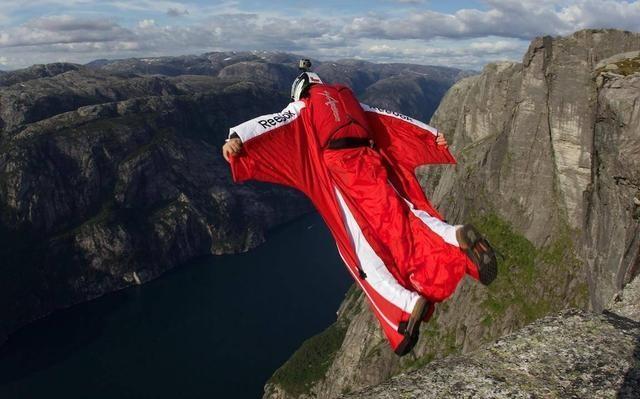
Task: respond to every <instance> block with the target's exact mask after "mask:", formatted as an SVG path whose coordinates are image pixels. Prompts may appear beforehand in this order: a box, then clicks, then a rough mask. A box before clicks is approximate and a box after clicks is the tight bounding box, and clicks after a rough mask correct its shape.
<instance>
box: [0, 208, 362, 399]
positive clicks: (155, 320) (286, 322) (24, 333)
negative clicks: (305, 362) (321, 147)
mask: <svg viewBox="0 0 640 399" xmlns="http://www.w3.org/2000/svg"><path fill="white" fill-rule="evenodd" d="M350 284H351V279H350V277H349V276H348V273H347V271H346V269H345V267H344V266H343V265H342V262H341V260H340V259H339V256H338V254H337V249H336V247H335V244H334V242H333V240H332V239H331V237H330V235H329V232H328V230H327V229H326V227H325V226H324V224H323V222H322V220H321V219H320V217H319V216H318V215H317V214H313V215H308V216H305V217H303V218H301V219H299V220H297V221H295V222H292V223H290V224H288V225H286V226H283V227H281V228H279V229H277V230H275V231H273V232H272V233H271V234H270V235H269V237H268V239H267V242H266V243H265V244H263V245H262V246H260V247H258V248H256V249H254V250H252V251H250V252H248V253H245V254H238V255H229V256H211V257H206V258H203V259H199V260H197V261H194V262H192V263H191V264H188V265H185V266H182V267H179V268H177V269H175V270H173V271H171V272H169V273H167V274H166V275H164V276H162V277H161V278H159V279H157V280H155V281H152V282H150V283H148V284H145V285H143V286H138V287H132V288H129V289H126V290H123V291H120V292H116V293H113V294H110V295H106V296H104V297H102V298H99V299H97V300H94V301H91V302H88V303H84V304H80V305H77V306H74V307H72V308H70V309H66V310H63V311H60V312H57V313H55V314H53V315H51V316H50V317H47V318H45V319H43V320H40V321H38V322H36V323H33V324H31V325H29V326H27V327H26V328H24V329H22V330H20V331H18V332H17V333H16V334H14V335H13V336H12V337H11V338H10V339H9V341H8V342H7V344H6V345H4V346H3V347H2V348H0V398H3V399H9V398H58V397H60V398H62V397H64V398H66V399H71V398H93V399H97V398H172V399H174V398H205V397H206V398H224V397H227V398H258V397H260V396H261V395H262V387H263V385H264V383H265V381H266V380H267V379H268V378H269V377H270V376H271V374H272V373H273V372H274V371H275V370H276V369H277V368H278V367H279V366H280V365H281V364H282V363H283V362H284V361H286V359H287V358H288V357H289V356H290V355H291V354H292V353H293V351H294V350H295V349H296V348H298V347H299V346H300V344H301V343H302V342H303V341H304V340H305V339H307V338H309V337H311V336H312V335H314V334H316V333H318V332H320V331H322V330H323V329H324V328H326V327H328V326H329V325H330V324H331V323H332V322H333V321H334V320H335V318H336V313H335V312H336V310H337V308H338V306H339V304H340V302H341V301H342V299H343V298H344V294H345V292H346V290H347V288H348V287H349V285H350Z"/></svg>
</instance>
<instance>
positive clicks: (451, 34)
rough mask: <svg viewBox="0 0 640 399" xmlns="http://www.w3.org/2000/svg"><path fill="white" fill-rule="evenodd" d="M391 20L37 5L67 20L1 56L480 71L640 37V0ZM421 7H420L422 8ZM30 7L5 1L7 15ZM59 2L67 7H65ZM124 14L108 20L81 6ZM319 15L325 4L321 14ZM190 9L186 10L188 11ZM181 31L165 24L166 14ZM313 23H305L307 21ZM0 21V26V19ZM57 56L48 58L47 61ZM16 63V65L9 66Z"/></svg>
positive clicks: (32, 25) (158, 4)
mask: <svg viewBox="0 0 640 399" xmlns="http://www.w3.org/2000/svg"><path fill="white" fill-rule="evenodd" d="M387 1H388V2H389V3H395V4H396V5H397V7H396V9H395V10H394V12H393V13H392V14H386V15H379V14H376V13H375V10H374V11H372V12H371V13H367V14H361V15H342V16H336V15H328V14H326V13H319V12H316V11H317V10H315V9H305V10H302V11H301V12H300V13H298V14H295V16H291V15H290V13H287V11H286V10H282V11H281V10H278V9H274V10H273V11H269V12H260V13H246V12H238V11H237V9H238V4H237V3H236V2H234V1H227V2H221V3H216V4H209V5H204V6H203V5H201V4H198V3H194V2H188V1H184V2H182V1H165V0H131V1H125V0H102V1H98V0H32V1H30V2H27V3H28V6H29V7H34V5H39V6H40V7H44V6H45V5H47V6H51V5H52V4H56V5H59V6H60V7H61V9H66V10H67V11H65V12H66V14H65V15H54V16H48V17H41V18H34V19H32V20H30V21H28V22H26V23H23V24H21V25H13V26H11V25H6V26H5V27H4V28H2V29H0V49H1V50H0V51H1V52H2V53H3V56H5V57H7V58H8V61H7V62H8V65H9V67H17V66H25V65H24V63H25V62H31V61H32V60H34V61H37V62H49V60H55V59H59V58H61V57H64V58H65V59H68V60H72V61H74V60H75V61H77V62H86V61H89V60H91V59H93V58H119V57H132V56H149V55H165V54H166V55H172V54H185V53H197V52H203V51H211V50H254V49H256V50H262V49H264V50H281V51H290V52H297V53H300V54H303V55H308V56H312V57H313V56H315V57H319V58H343V57H360V58H364V59H370V60H374V61H375V60H378V61H389V62H394V61H404V62H420V63H430V64H440V65H446V64H447V63H451V65H456V66H461V67H470V68H478V67H481V66H482V64H483V63H486V62H488V61H490V60H493V59H512V60H516V59H520V58H521V57H522V54H523V53H524V51H525V50H526V47H527V44H528V42H529V41H530V40H531V39H532V38H533V37H535V36H538V35H544V34H551V35H564V34H568V33H571V32H573V31H575V30H579V29H583V28H598V27H613V28H622V29H627V30H633V31H640V0H635V1H613V0H600V1H596V0H575V1H569V0H539V1H534V0H484V1H483V3H484V6H485V7H483V8H482V9H461V10H458V11H456V12H452V13H443V12H436V11H432V10H430V9H429V5H430V4H432V2H427V1H424V2H423V1H420V0H387ZM418 3H421V4H418ZM23 4H25V2H24V1H22V0H21V1H18V0H3V10H2V12H3V13H9V14H7V15H11V13H12V12H16V10H18V9H19V7H23ZM63 4H67V5H68V6H66V8H62V7H65V6H63ZM98 5H100V6H101V7H106V5H108V6H109V7H112V8H116V9H118V10H126V11H127V15H129V16H130V15H135V16H137V17H138V18H137V22H128V21H131V18H130V17H128V18H127V19H124V18H122V17H119V16H118V15H119V14H116V13H114V14H113V15H114V17H113V18H109V17H106V18H105V17H103V16H101V15H98V14H97V11H95V10H92V11H91V12H86V13H74V12H73V10H72V9H73V8H74V7H75V8H80V7H81V6H85V7H92V6H94V8H95V9H96V10H97V9H98ZM319 7H320V6H319ZM187 9H188V10H189V11H187ZM187 14H188V18H181V19H179V20H178V19H172V20H171V22H175V25H165V23H166V22H169V20H168V19H167V18H168V17H169V16H178V15H182V16H185V15H187ZM307 16H308V17H307ZM134 21H135V19H134ZM0 22H1V20H0ZM47 57H51V58H47ZM9 60H10V61H9Z"/></svg>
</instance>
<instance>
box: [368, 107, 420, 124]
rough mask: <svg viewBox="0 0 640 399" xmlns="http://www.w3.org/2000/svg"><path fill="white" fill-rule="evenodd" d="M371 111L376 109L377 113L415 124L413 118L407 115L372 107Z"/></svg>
mask: <svg viewBox="0 0 640 399" xmlns="http://www.w3.org/2000/svg"><path fill="white" fill-rule="evenodd" d="M369 107H370V108H371V109H375V110H376V111H378V112H380V113H383V114H388V115H393V116H396V117H398V118H400V119H404V120H405V121H407V122H413V118H410V117H408V116H406V115H402V114H401V113H400V112H396V111H389V110H388V109H384V108H378V107H371V106H369Z"/></svg>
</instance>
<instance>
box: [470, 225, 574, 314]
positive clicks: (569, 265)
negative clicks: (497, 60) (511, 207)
mask: <svg viewBox="0 0 640 399" xmlns="http://www.w3.org/2000/svg"><path fill="white" fill-rule="evenodd" d="M473 224H474V225H476V227H477V228H478V229H479V230H480V231H481V232H482V233H483V234H485V235H486V236H487V238H488V239H489V241H490V242H491V244H492V245H493V246H494V248H495V249H497V250H498V251H499V252H500V253H501V254H502V255H503V256H504V257H500V256H499V257H498V278H496V280H495V281H494V283H493V284H491V285H490V286H489V287H488V289H487V291H488V295H487V298H486V299H485V300H484V301H483V302H482V306H483V307H484V308H485V309H486V311H487V315H486V316H485V318H484V319H483V320H482V324H483V325H485V326H490V325H491V324H493V322H494V321H496V320H498V319H499V318H500V317H501V316H503V315H504V314H505V313H506V312H507V310H509V309H512V308H514V309H513V310H515V311H516V312H517V313H518V314H519V315H520V317H519V318H520V319H522V320H523V321H524V322H525V323H528V322H531V321H533V320H536V319H538V318H540V317H542V316H544V315H546V314H548V313H549V312H550V311H552V310H553V309H555V308H560V307H562V304H561V303H560V302H559V301H561V298H555V297H550V296H547V295H541V293H540V292H539V291H540V289H539V288H540V287H541V286H544V284H542V283H541V279H543V278H544V279H545V281H549V279H551V278H554V276H558V279H560V278H561V273H566V272H568V271H575V270H578V269H579V268H580V267H581V263H580V261H579V260H578V259H577V258H576V256H575V251H574V246H573V241H572V239H571V230H570V228H569V227H568V225H567V224H566V223H560V226H561V227H560V228H559V231H557V232H556V234H555V235H554V237H555V238H554V240H553V241H552V242H551V243H550V244H549V245H547V246H545V247H543V248H540V249H538V248H536V247H535V246H534V245H533V243H531V242H530V241H529V240H527V239H526V238H525V237H524V236H522V235H521V234H518V233H517V232H515V231H514V229H513V228H512V227H511V225H510V224H509V223H508V222H506V221H505V220H503V219H502V218H500V217H499V216H497V215H496V214H495V213H488V214H486V215H483V216H480V217H476V218H473ZM577 302H581V301H580V300H578V301H577Z"/></svg>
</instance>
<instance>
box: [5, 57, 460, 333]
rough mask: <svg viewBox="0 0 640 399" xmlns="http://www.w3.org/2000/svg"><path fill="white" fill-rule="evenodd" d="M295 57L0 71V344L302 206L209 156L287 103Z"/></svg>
mask: <svg viewBox="0 0 640 399" xmlns="http://www.w3.org/2000/svg"><path fill="white" fill-rule="evenodd" d="M297 58H298V57H297V56H294V55H289V54H281V53H266V52H255V53H232V52H229V53H209V54H204V55H202V56H185V57H158V58H147V59H129V60H118V61H106V60H99V61H96V62H93V63H90V64H88V65H86V66H82V65H75V64H48V65H36V66H33V67H31V68H27V69H25V70H19V71H12V72H7V73H4V74H2V76H1V77H0V242H2V246H0V259H2V261H0V343H1V342H2V341H3V339H4V337H5V335H6V334H7V333H8V332H11V331H13V330H15V329H16V328H18V327H19V326H21V325H23V324H24V323H27V322H29V321H30V320H33V319H34V318H38V317H41V316H43V315H45V314H47V313H49V312H51V311H53V310H55V309H57V308H60V307H65V306H69V305H72V304H74V303H77V302H81V301H84V300H87V299H90V298H94V297H97V296H99V295H103V294H105V293H107V292H110V291H113V290H117V289H120V288H124V287H126V286H129V285H131V284H138V283H143V282H146V281H148V280H150V279H152V278H155V277H157V276H159V275H160V274H161V273H162V272H164V271H166V270H167V269H169V268H171V267H174V266H176V265H178V264H180V263H183V262H185V261H187V260H189V259H192V258H194V257H197V256H202V255H206V254H225V253H235V252H240V251H246V250H248V249H250V248H253V247H254V246H256V245H258V244H260V243H261V242H262V241H263V240H264V233H265V231H266V230H267V229H269V228H271V227H273V226H276V225H278V224H281V223H284V222H286V221H288V220H291V219H292V218H295V217H298V216H300V215H301V214H303V213H305V212H308V211H310V210H311V206H310V204H309V202H308V201H307V200H306V199H304V198H303V196H302V195H301V194H299V193H296V192H293V191H292V190H288V189H284V188H281V187H276V186H270V185H261V184H245V185H234V184H232V182H231V178H230V175H229V169H228V166H227V164H226V162H225V161H224V160H223V159H222V157H221V156H220V146H221V144H222V143H223V140H224V138H226V136H227V131H228V128H229V127H230V126H233V125H235V124H238V123H240V122H242V121H245V120H247V119H248V118H250V117H253V116H255V115H260V114H264V113H270V112H274V111H275V110H279V109H281V107H284V106H285V105H286V103H287V102H288V98H287V97H288V93H286V94H285V93H283V90H284V88H285V82H286V90H287V91H288V88H289V86H288V85H289V84H290V83H291V80H292V79H293V77H295V75H296V73H297V71H296V69H295V66H296V63H295V61H296V60H297ZM442 69H443V71H444V72H443V73H444V75H445V76H450V75H451V76H456V75H457V74H459V73H460V71H458V70H450V69H447V68H442ZM435 70H438V68H436V69H435ZM391 75H393V73H390V75H389V76H391ZM335 77H336V78H340V76H339V75H336V76H335ZM344 78H345V80H346V77H344ZM256 82H257V83H256ZM447 82H450V83H451V84H452V83H453V81H450V80H448V81H447ZM372 83H375V81H374V82H372ZM431 111H433V109H431Z"/></svg>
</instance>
